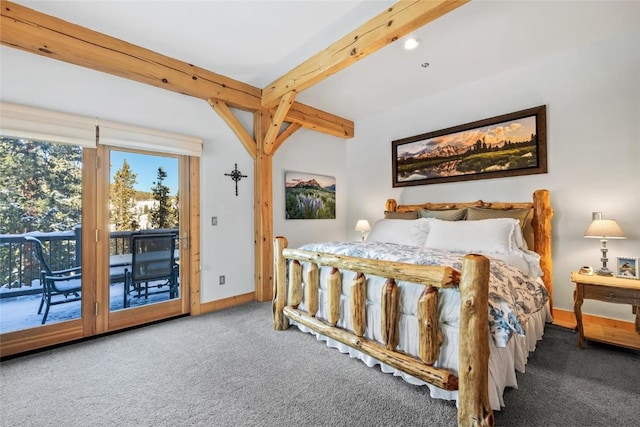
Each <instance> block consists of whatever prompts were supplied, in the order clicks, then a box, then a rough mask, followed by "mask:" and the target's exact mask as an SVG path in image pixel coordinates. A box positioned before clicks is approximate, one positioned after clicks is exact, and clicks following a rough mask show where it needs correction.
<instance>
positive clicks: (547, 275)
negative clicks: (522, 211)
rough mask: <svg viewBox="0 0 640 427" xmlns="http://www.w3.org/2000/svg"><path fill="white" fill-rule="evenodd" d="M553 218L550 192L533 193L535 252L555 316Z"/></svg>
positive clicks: (550, 307)
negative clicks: (537, 255)
mask: <svg viewBox="0 0 640 427" xmlns="http://www.w3.org/2000/svg"><path fill="white" fill-rule="evenodd" d="M551 218H553V209H552V208H551V202H550V197H549V190H537V191H535V192H534V193H533V221H532V222H531V225H532V227H533V235H534V241H535V247H534V248H533V250H534V251H535V252H536V253H538V254H539V255H540V269H541V270H542V272H543V273H544V275H543V276H542V281H543V282H544V285H545V287H546V288H547V291H549V309H550V310H551V313H552V314H553V261H552V259H551Z"/></svg>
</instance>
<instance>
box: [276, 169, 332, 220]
mask: <svg viewBox="0 0 640 427" xmlns="http://www.w3.org/2000/svg"><path fill="white" fill-rule="evenodd" d="M284 182H285V188H284V194H285V204H286V208H285V215H286V219H335V218H336V178H335V177H333V176H326V175H317V174H312V173H304V172H290V171H287V172H285V174H284Z"/></svg>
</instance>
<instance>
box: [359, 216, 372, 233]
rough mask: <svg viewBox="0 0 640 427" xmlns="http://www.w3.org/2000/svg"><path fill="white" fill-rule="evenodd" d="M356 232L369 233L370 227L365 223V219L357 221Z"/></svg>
mask: <svg viewBox="0 0 640 427" xmlns="http://www.w3.org/2000/svg"><path fill="white" fill-rule="evenodd" d="M356 231H360V232H367V231H371V225H369V221H367V220H366V219H361V220H358V222H357V223H356Z"/></svg>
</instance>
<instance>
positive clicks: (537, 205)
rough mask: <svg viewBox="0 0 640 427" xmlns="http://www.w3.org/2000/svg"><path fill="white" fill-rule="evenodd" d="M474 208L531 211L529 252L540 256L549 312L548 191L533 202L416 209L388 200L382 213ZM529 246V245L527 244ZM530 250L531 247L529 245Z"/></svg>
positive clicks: (435, 205)
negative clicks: (531, 250)
mask: <svg viewBox="0 0 640 427" xmlns="http://www.w3.org/2000/svg"><path fill="white" fill-rule="evenodd" d="M468 207H476V208H483V209H495V210H497V211H500V210H503V211H504V210H511V209H532V213H533V217H532V220H531V227H532V228H533V248H531V247H530V248H529V249H533V250H534V251H535V252H537V253H538V254H539V255H540V268H541V269H542V271H543V273H544V276H543V277H542V280H543V281H544V284H545V287H546V288H547V291H549V306H550V307H551V308H553V293H552V290H553V262H552V259H551V218H552V217H553V209H552V208H551V202H550V198H549V190H536V191H534V193H533V200H532V201H530V202H484V201H482V200H477V201H475V202H455V203H422V204H417V205H399V204H398V202H396V200H395V199H388V200H387V203H386V206H385V211H387V212H411V211H418V210H420V209H428V210H448V209H462V208H468ZM529 243H530V242H529ZM529 246H531V245H529Z"/></svg>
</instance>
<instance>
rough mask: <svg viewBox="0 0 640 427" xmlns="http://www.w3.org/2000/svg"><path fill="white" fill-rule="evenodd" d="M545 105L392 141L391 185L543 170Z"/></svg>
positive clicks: (545, 122) (536, 172)
mask: <svg viewBox="0 0 640 427" xmlns="http://www.w3.org/2000/svg"><path fill="white" fill-rule="evenodd" d="M546 127H547V119H546V105H541V106H538V107H534V108H529V109H526V110H521V111H516V112H514V113H509V114H504V115H501V116H496V117H491V118H489V119H484V120H479V121H476V122H472V123H467V124H464V125H459V126H454V127H450V128H447V129H441V130H438V131H434V132H428V133H424V134H421V135H416V136H412V137H408V138H403V139H399V140H396V141H392V144H391V150H392V151H391V158H392V169H393V186H394V187H404V186H411V185H425V184H439V183H443V182H453V181H468V180H477V179H488V178H501V177H508V176H518V175H532V174H540V173H547V130H546Z"/></svg>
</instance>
